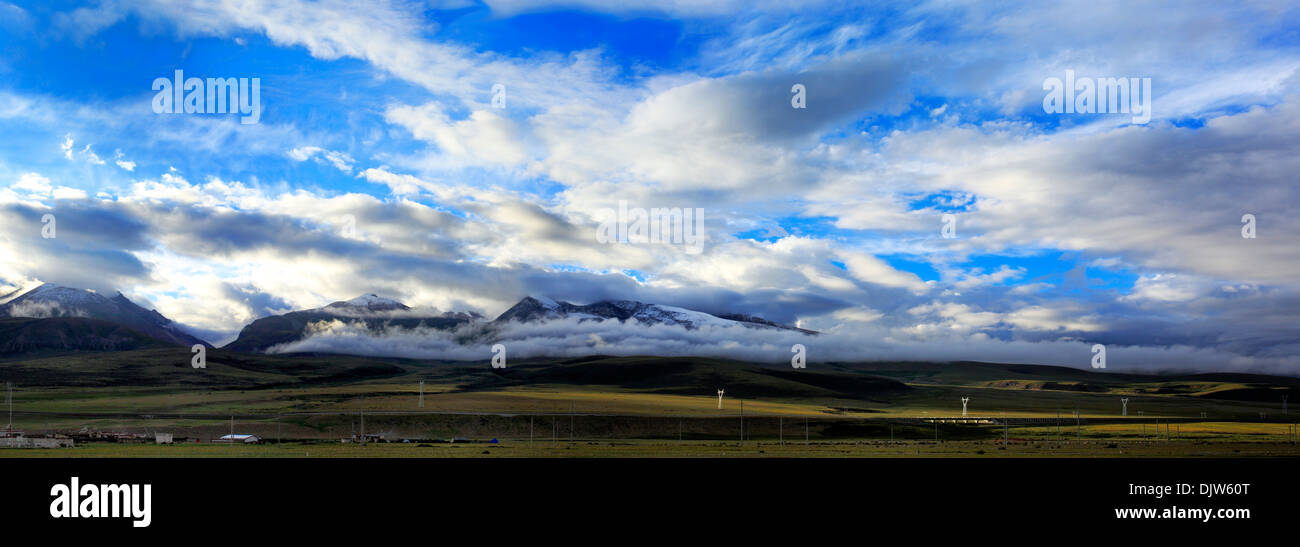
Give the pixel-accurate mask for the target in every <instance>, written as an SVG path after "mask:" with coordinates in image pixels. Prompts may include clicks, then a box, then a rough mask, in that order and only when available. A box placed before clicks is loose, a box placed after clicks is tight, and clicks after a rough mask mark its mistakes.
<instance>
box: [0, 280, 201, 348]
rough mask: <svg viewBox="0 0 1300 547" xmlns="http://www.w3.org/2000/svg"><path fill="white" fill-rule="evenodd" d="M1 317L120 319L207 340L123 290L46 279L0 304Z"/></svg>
mask: <svg viewBox="0 0 1300 547" xmlns="http://www.w3.org/2000/svg"><path fill="white" fill-rule="evenodd" d="M0 317H31V318H51V317H81V318H88V319H98V320H102V321H108V322H111V323H116V324H118V325H121V326H124V327H127V328H130V329H134V330H136V331H139V332H141V333H143V334H145V335H148V336H150V337H152V338H156V339H158V340H161V341H163V342H166V343H169V344H176V345H184V346H190V345H193V344H205V345H206V342H204V341H202V340H200V339H198V338H196V337H194V336H193V335H191V334H189V333H186V332H184V331H182V330H181V329H179V328H177V327H176V325H175V324H174V323H173V322H172V320H171V319H168V318H166V317H164V316H163V315H162V314H160V313H158V312H157V311H155V310H146V309H144V308H142V307H140V306H139V305H137V304H136V303H134V302H132V301H131V300H130V299H129V298H127V297H126V296H125V295H123V294H122V293H121V292H117V293H116V294H115V295H114V296H113V298H107V297H105V296H104V295H102V294H99V293H98V292H96V291H93V290H90V289H79V288H76V287H66V286H63V285H59V284H56V283H44V284H41V285H40V286H38V287H36V288H34V289H32V290H30V291H27V292H25V293H23V294H21V295H19V296H18V297H16V298H13V299H12V300H9V301H8V302H6V303H4V304H3V305H0Z"/></svg>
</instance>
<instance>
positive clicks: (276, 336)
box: [224, 294, 483, 352]
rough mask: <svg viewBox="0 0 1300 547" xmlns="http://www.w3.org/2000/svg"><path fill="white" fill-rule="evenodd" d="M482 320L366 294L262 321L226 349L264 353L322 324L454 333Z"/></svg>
mask: <svg viewBox="0 0 1300 547" xmlns="http://www.w3.org/2000/svg"><path fill="white" fill-rule="evenodd" d="M481 319H483V316H481V315H478V314H476V313H472V312H443V313H438V314H431V313H421V312H419V311H418V310H413V309H412V308H411V307H410V306H407V305H406V304H403V303H401V302H398V301H396V300H393V299H391V298H385V297H382V296H379V295H376V294H365V295H361V296H358V297H356V298H353V299H351V300H343V301H339V302H334V303H331V304H329V305H327V306H324V307H321V308H313V309H309V310H301V311H294V312H289V313H286V314H283V315H272V316H269V317H263V318H261V319H258V320H256V321H253V322H252V323H249V324H248V325H247V326H245V327H244V328H243V330H241V331H239V337H238V338H236V339H235V341H233V342H231V343H229V344H227V345H226V346H225V347H224V348H225V349H229V350H234V351H242V352H263V351H266V350H267V349H269V348H271V347H274V346H278V345H281V344H287V343H289V342H296V341H298V340H301V339H302V338H303V336H305V335H306V332H307V327H308V326H309V325H311V324H312V323H318V322H321V321H334V320H338V321H344V322H349V323H357V322H359V323H364V324H365V326H366V328H368V329H370V330H372V331H376V332H377V331H380V330H382V329H384V328H389V327H396V328H404V329H414V328H433V329H437V330H453V329H455V328H457V327H460V326H461V325H464V324H467V323H471V322H474V321H478V320H481Z"/></svg>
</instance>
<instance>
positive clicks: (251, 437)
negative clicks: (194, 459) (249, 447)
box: [212, 433, 262, 444]
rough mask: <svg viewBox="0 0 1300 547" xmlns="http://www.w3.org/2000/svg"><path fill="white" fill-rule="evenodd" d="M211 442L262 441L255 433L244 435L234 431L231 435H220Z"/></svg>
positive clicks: (251, 442)
mask: <svg viewBox="0 0 1300 547" xmlns="http://www.w3.org/2000/svg"><path fill="white" fill-rule="evenodd" d="M212 442H214V443H244V444H256V443H260V442H262V438H261V437H258V436H257V435H245V434H242V433H235V434H233V435H222V436H221V438H219V439H216V440H214V441H212Z"/></svg>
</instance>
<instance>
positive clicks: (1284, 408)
mask: <svg viewBox="0 0 1300 547" xmlns="http://www.w3.org/2000/svg"><path fill="white" fill-rule="evenodd" d="M1282 415H1283V416H1286V395H1283V396H1282Z"/></svg>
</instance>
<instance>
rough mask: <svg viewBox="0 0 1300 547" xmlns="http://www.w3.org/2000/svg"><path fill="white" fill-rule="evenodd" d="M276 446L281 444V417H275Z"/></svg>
mask: <svg viewBox="0 0 1300 547" xmlns="http://www.w3.org/2000/svg"><path fill="white" fill-rule="evenodd" d="M275 446H280V417H279V416H276V417H275Z"/></svg>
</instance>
